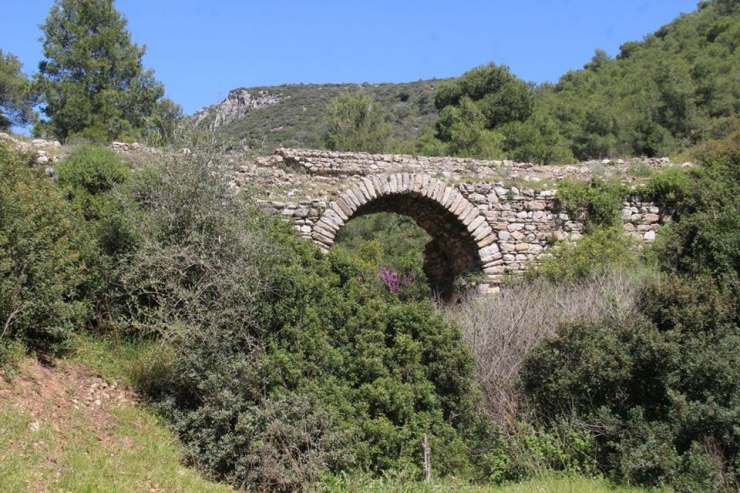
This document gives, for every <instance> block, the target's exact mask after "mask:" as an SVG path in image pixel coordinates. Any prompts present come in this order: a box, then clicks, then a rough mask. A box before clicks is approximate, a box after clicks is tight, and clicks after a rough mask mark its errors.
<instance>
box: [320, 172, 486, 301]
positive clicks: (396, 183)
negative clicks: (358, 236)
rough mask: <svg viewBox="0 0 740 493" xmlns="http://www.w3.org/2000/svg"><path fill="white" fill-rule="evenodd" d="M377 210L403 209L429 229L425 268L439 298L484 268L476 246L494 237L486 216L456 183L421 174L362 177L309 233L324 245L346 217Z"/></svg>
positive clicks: (399, 211) (450, 294) (446, 296)
mask: <svg viewBox="0 0 740 493" xmlns="http://www.w3.org/2000/svg"><path fill="white" fill-rule="evenodd" d="M375 213H396V214H402V215H404V216H407V217H409V218H411V219H412V220H413V221H414V222H415V223H416V224H417V225H418V226H419V227H421V228H422V229H423V230H424V231H426V232H427V234H428V235H429V237H430V238H431V240H430V241H429V242H428V243H427V244H426V245H425V247H424V266H423V269H424V273H425V274H426V277H427V279H428V281H429V285H430V288H431V290H432V292H433V293H435V294H437V295H439V296H441V297H442V298H443V299H450V298H451V297H453V296H454V294H455V293H456V291H457V290H458V288H459V287H460V281H461V280H462V279H464V278H466V277H467V276H468V275H470V274H476V273H480V272H482V271H483V265H482V262H481V253H480V252H481V250H482V248H484V247H486V246H487V245H490V244H491V242H492V241H494V240H493V232H492V230H491V228H490V226H489V225H488V224H487V222H486V221H485V217H484V216H483V215H482V214H481V213H480V211H479V210H478V209H477V208H476V207H474V206H473V205H472V204H470V203H469V202H468V201H467V200H466V199H465V197H464V196H463V195H462V194H460V193H459V192H458V191H457V190H456V189H455V188H453V187H449V186H447V185H445V184H444V183H442V182H441V181H438V180H436V179H434V178H431V177H429V176H428V175H423V174H407V173H401V174H396V175H379V176H373V177H371V178H363V179H362V180H361V182H360V183H359V184H358V185H356V186H355V187H353V188H352V189H350V190H347V191H346V192H345V193H344V194H342V195H341V196H340V197H339V198H338V199H337V201H336V202H333V203H332V204H331V205H330V207H329V209H327V211H326V212H325V213H324V215H323V217H322V218H321V219H320V220H319V222H318V223H317V225H316V226H315V228H314V234H313V238H314V240H315V241H317V243H319V244H320V245H322V246H323V247H325V248H327V249H328V248H330V247H331V246H332V245H333V244H334V240H335V237H336V235H337V233H338V232H339V231H340V230H341V228H342V227H344V225H345V224H346V223H348V222H349V221H351V220H352V219H353V218H356V217H361V216H366V215H369V214H375Z"/></svg>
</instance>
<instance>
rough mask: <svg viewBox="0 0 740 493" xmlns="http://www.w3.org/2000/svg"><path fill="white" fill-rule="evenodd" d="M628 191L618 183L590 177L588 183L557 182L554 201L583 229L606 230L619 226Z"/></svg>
mask: <svg viewBox="0 0 740 493" xmlns="http://www.w3.org/2000/svg"><path fill="white" fill-rule="evenodd" d="M627 192H628V189H627V188H626V186H625V185H624V184H622V183H621V182H619V181H604V180H601V179H599V178H594V179H592V180H591V182H590V183H587V182H583V181H570V180H563V181H561V182H559V183H558V194H557V200H558V203H559V205H560V207H562V208H563V209H565V211H566V212H567V213H568V215H569V216H570V217H572V218H573V219H576V220H579V221H583V222H584V223H585V224H586V230H587V231H591V230H593V229H595V228H597V227H604V228H609V227H612V226H616V225H618V223H619V214H620V212H621V210H622V201H623V200H624V196H625V195H626V194H627Z"/></svg>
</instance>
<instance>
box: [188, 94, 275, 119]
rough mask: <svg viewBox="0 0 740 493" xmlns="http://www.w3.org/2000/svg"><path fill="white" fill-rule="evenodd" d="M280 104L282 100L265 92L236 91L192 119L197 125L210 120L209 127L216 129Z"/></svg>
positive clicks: (196, 113)
mask: <svg viewBox="0 0 740 493" xmlns="http://www.w3.org/2000/svg"><path fill="white" fill-rule="evenodd" d="M279 102H280V98H278V97H277V96H275V95H272V94H270V93H269V92H268V91H265V90H262V91H253V92H249V90H247V89H234V90H233V91H231V92H230V93H229V95H228V96H226V99H224V100H223V101H221V102H220V103H219V104H217V105H215V106H211V107H210V108H204V109H202V110H200V111H197V112H195V113H194V114H193V116H192V117H191V118H192V119H193V122H194V123H195V124H196V125H198V124H200V123H201V122H203V121H204V120H209V119H210V120H212V121H211V123H210V124H209V126H210V127H211V128H213V129H216V128H218V127H220V126H222V125H227V124H229V123H231V122H233V121H236V120H239V119H240V118H243V117H244V115H246V114H247V113H249V112H250V111H253V110H258V109H261V108H265V107H267V106H271V105H273V104H277V103H279Z"/></svg>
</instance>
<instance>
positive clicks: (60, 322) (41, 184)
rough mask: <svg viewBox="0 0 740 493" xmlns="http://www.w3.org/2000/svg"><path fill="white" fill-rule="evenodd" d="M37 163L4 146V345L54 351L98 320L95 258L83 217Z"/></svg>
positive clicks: (0, 289)
mask: <svg viewBox="0 0 740 493" xmlns="http://www.w3.org/2000/svg"><path fill="white" fill-rule="evenodd" d="M30 163H31V158H30V157H29V156H23V155H20V154H17V153H15V152H14V151H11V150H10V149H8V147H7V146H4V145H0V174H1V175H2V177H3V179H2V180H1V181H0V323H1V324H2V327H1V328H0V339H6V338H10V339H17V340H21V341H23V342H24V343H25V344H26V345H27V346H29V347H31V348H34V349H41V350H50V349H54V348H55V345H58V344H60V343H63V342H64V341H65V340H66V339H67V337H69V335H70V334H71V333H72V332H73V331H75V330H78V329H79V328H81V327H83V326H84V324H85V323H86V321H87V320H88V318H89V317H90V316H91V313H92V300H91V299H90V298H89V297H88V295H89V294H90V292H89V290H90V283H91V282H92V278H93V276H94V268H95V265H96V251H95V248H94V245H91V242H90V234H89V232H88V231H87V230H86V227H85V221H84V219H83V218H82V216H81V215H80V214H78V213H76V211H75V210H74V209H73V208H72V207H70V205H69V204H68V203H67V201H66V200H65V199H64V197H63V195H62V194H60V193H59V191H58V190H56V189H55V187H54V185H53V183H51V182H50V181H49V180H48V178H46V177H45V176H44V175H43V173H41V172H40V171H39V170H34V169H32V168H31V167H30Z"/></svg>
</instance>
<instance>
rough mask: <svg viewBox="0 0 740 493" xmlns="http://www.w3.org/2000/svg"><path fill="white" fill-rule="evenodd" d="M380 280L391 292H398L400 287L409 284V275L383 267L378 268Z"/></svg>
mask: <svg viewBox="0 0 740 493" xmlns="http://www.w3.org/2000/svg"><path fill="white" fill-rule="evenodd" d="M380 280H381V281H383V284H385V287H386V288H387V289H388V291H390V292H391V293H398V292H399V291H401V288H403V287H405V286H408V285H409V284H411V282H412V281H413V279H412V278H411V276H406V275H401V274H399V273H398V272H396V271H394V270H388V269H386V268H385V267H383V268H382V269H380Z"/></svg>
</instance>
